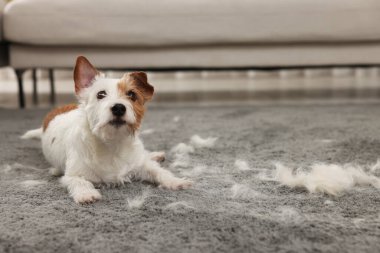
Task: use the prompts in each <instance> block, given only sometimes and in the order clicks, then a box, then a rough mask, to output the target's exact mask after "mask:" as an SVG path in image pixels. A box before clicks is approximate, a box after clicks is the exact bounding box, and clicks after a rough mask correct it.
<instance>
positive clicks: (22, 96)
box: [15, 69, 25, 108]
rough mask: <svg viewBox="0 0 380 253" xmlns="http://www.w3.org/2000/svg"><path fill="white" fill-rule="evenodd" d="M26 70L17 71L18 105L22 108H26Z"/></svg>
mask: <svg viewBox="0 0 380 253" xmlns="http://www.w3.org/2000/svg"><path fill="white" fill-rule="evenodd" d="M24 72H25V69H15V73H16V78H17V83H18V104H19V107H20V108H25V94H24V82H23V75H24Z"/></svg>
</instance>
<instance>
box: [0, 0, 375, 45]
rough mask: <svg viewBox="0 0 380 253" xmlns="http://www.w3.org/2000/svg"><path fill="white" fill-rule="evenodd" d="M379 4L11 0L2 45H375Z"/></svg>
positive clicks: (370, 0) (350, 0)
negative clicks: (355, 43) (11, 43)
mask: <svg viewBox="0 0 380 253" xmlns="http://www.w3.org/2000/svg"><path fill="white" fill-rule="evenodd" d="M379 20H380V1H378V0H360V1H359V0H190V1H179V0H160V1H152V0H150V1H149V0H138V1H137V0H122V1H121V0H107V1H100V0H65V1H53V0H15V1H12V2H11V3H10V4H8V5H7V6H6V9H5V20H4V32H5V37H6V39H7V40H9V41H11V42H14V43H21V44H28V45H50V46H56V45H59V46H102V47H106V46H111V47H113V46H117V47H127V46H132V47H136V46H138V47H140V46H152V47H155V46H173V45H174V46H181V45H213V44H223V45H226V44H227V45H228V44H262V43H265V44H266V43H281V44H282V43H293V42H296V43H309V42H312V43H315V42H322V43H323V42H362V41H379V40H380V26H379V24H378V21H379Z"/></svg>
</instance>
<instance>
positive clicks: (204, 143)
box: [190, 135, 218, 148]
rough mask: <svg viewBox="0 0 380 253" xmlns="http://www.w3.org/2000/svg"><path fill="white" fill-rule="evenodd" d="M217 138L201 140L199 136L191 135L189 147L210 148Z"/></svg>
mask: <svg viewBox="0 0 380 253" xmlns="http://www.w3.org/2000/svg"><path fill="white" fill-rule="evenodd" d="M217 139H218V138H217V137H209V138H206V139H203V138H202V137H200V136H199V135H193V136H192V137H191V139H190V145H192V146H193V147H195V148H212V147H213V146H214V145H215V142H216V140H217Z"/></svg>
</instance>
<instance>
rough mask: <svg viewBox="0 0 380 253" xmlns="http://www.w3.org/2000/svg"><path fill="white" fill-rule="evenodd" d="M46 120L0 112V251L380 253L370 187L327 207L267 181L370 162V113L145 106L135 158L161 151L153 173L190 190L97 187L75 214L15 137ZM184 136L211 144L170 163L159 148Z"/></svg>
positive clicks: (378, 110)
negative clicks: (281, 172)
mask: <svg viewBox="0 0 380 253" xmlns="http://www.w3.org/2000/svg"><path fill="white" fill-rule="evenodd" d="M46 111H47V109H35V108H30V109H27V110H21V111H20V110H18V109H4V108H3V109H0V119H1V124H0V150H1V152H0V161H1V163H0V214H1V219H0V252H31V253H32V252H39V253H41V252H56V253H60V252H173V253H174V252H352V253H355V252H368V253H374V252H379V251H380V240H379V238H380V212H379V206H380V194H379V189H375V188H374V187H372V186H363V187H355V188H354V189H352V190H350V191H348V192H344V193H343V194H341V195H339V196H336V197H333V196H329V195H325V194H310V193H308V192H307V191H305V190H304V189H301V188H300V189H291V188H288V187H286V186H284V185H281V184H280V183H278V182H276V181H273V180H271V175H273V174H272V173H273V171H274V168H275V166H274V163H275V162H281V163H282V164H284V165H287V166H290V167H292V168H297V167H302V168H304V169H305V170H307V168H309V165H310V164H312V163H315V162H324V163H336V164H345V163H354V164H357V165H360V166H363V167H365V166H371V165H373V164H374V163H376V161H377V160H378V158H379V154H380V120H379V117H378V115H380V104H379V103H371V104H370V103H362V104H357V105H352V104H351V103H348V104H344V103H342V104H337V105H332V104H325V103H324V104H323V103H321V104H318V105H316V104H309V105H303V106H299V104H293V105H273V104H271V105H262V104H261V105H252V106H241V105H240V106H236V105H235V106H221V105H219V106H212V107H204V108H202V110H200V109H199V107H198V106H189V105H188V106H181V107H178V106H176V105H173V104H171V105H160V104H156V105H152V106H150V107H149V110H148V111H147V114H146V117H145V119H144V121H143V125H142V132H141V136H142V139H143V141H144V144H145V146H146V148H148V149H149V150H164V151H165V152H166V153H167V159H166V161H165V162H164V163H163V166H164V167H166V168H168V169H169V170H171V171H172V172H173V173H174V174H176V175H178V176H186V177H188V178H191V179H192V180H194V182H195V184H194V186H193V187H192V188H191V189H188V190H184V191H166V190H163V189H160V188H157V187H155V186H153V185H150V184H146V183H141V182H134V183H131V184H127V185H125V187H119V188H112V187H107V186H105V185H103V186H98V187H99V188H100V189H99V190H100V191H101V193H102V195H103V199H102V200H101V201H99V202H97V203H95V204H93V205H84V206H81V205H77V204H75V203H74V202H73V201H72V199H71V198H70V197H69V196H68V194H67V192H66V190H65V189H63V188H62V187H61V186H60V185H59V182H58V178H56V177H53V176H51V175H50V174H49V173H48V168H49V164H48V163H47V162H46V161H45V159H44V157H43V155H42V152H41V148H40V142H39V141H37V140H21V139H20V138H19V136H20V135H21V134H22V133H24V132H25V131H26V130H28V129H31V128H36V127H38V126H39V125H40V123H41V119H42V117H43V115H44V114H45V113H46ZM195 134H197V135H200V136H201V137H202V138H207V137H217V138H218V139H217V141H216V142H215V145H214V146H211V147H208V148H207V147H204V148H201V147H196V148H195V150H194V152H192V153H189V154H188V156H187V159H185V160H180V161H181V162H178V161H177V156H176V153H175V152H171V151H170V150H171V149H172V148H173V147H175V146H176V145H177V144H179V143H181V142H183V143H186V144H188V145H193V144H192V143H191V142H190V138H191V137H192V136H193V135H195ZM237 160H239V161H244V162H246V166H243V167H241V166H236V164H237V163H236V162H237ZM373 172H374V173H375V172H376V173H377V176H379V175H380V174H379V173H380V171H373Z"/></svg>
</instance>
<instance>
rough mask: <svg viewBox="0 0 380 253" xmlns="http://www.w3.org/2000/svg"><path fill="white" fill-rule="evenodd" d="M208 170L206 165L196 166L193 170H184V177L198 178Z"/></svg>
mask: <svg viewBox="0 0 380 253" xmlns="http://www.w3.org/2000/svg"><path fill="white" fill-rule="evenodd" d="M206 168H207V167H206V166H205V165H199V166H195V167H194V168H193V169H191V170H188V169H187V170H183V171H182V175H184V176H185V177H197V176H199V175H201V174H202V173H203V172H204V171H205V170H206Z"/></svg>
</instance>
